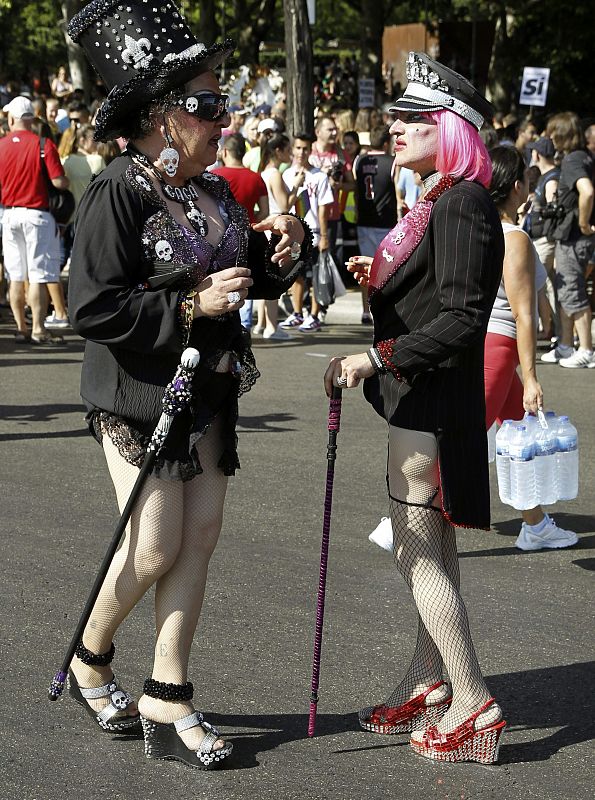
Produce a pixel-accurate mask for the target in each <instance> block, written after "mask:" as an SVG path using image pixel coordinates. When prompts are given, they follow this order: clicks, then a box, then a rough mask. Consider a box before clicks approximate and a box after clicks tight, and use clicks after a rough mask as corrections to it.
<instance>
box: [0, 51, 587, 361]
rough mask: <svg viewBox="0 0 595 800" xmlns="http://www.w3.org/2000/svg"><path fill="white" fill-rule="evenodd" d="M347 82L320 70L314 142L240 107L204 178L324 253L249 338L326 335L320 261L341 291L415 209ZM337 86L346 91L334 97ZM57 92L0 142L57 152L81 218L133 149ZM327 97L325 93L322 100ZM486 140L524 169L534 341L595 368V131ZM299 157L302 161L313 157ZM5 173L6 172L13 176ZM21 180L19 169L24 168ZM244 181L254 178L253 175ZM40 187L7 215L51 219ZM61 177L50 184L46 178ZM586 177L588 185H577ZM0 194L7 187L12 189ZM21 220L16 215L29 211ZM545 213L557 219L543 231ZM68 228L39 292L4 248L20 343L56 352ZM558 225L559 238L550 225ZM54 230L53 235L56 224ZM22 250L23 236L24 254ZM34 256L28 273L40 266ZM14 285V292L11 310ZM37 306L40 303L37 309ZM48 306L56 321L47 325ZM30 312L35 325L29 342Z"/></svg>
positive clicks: (12, 199) (274, 109)
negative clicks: (302, 234) (103, 180)
mask: <svg viewBox="0 0 595 800" xmlns="http://www.w3.org/2000/svg"><path fill="white" fill-rule="evenodd" d="M350 74H351V73H350V70H349V64H346V65H339V64H331V65H330V66H329V68H328V69H327V70H326V71H325V70H321V71H320V76H319V77H320V80H319V81H318V82H317V87H319V91H318V94H319V95H320V96H319V97H318V105H317V107H316V109H317V110H316V120H315V123H314V136H310V135H309V134H308V133H307V132H299V131H298V132H292V133H293V135H292V136H291V137H289V136H288V133H289V132H287V131H286V106H285V102H284V100H283V98H282V97H281V99H279V100H278V101H277V102H276V103H275V105H273V106H270V105H267V104H262V105H260V106H258V107H256V108H254V109H248V108H245V107H244V106H243V105H242V104H241V103H236V104H234V105H232V106H231V107H230V108H229V112H230V124H229V125H228V127H227V128H226V129H224V130H223V132H222V133H223V136H222V140H221V143H220V148H219V152H218V154H217V161H216V163H215V164H214V165H213V166H212V167H210V169H211V170H213V171H214V172H217V173H218V174H221V175H224V177H226V179H227V180H230V181H231V182H232V189H233V191H234V194H235V195H236V196H237V197H238V198H239V199H240V202H242V204H243V205H244V206H245V207H246V208H247V209H248V213H249V215H250V218H251V219H252V220H253V221H257V220H261V219H264V218H265V217H266V216H267V215H268V214H269V213H275V212H277V213H278V211H279V210H280V209H285V210H291V211H294V212H296V211H299V212H300V213H303V214H304V215H305V218H306V219H307V221H308V224H309V225H310V227H311V229H312V232H313V234H314V239H315V245H316V251H315V255H314V256H313V260H312V263H310V264H303V265H302V274H301V275H300V276H299V278H298V280H297V281H296V283H295V284H294V286H293V288H292V290H291V293H290V295H291V297H290V298H287V300H286V301H285V303H284V305H285V308H286V309H287V310H289V309H292V310H291V311H290V313H289V314H288V316H287V318H286V319H284V320H283V319H281V321H280V320H279V313H280V312H281V315H283V308H280V309H278V308H277V304H275V303H273V302H272V301H266V302H261V303H260V304H259V305H258V308H256V309H254V308H253V306H252V303H251V302H247V304H246V306H245V308H244V309H243V310H242V321H243V324H244V326H245V327H246V328H248V329H249V330H252V333H253V335H260V334H262V335H263V336H264V338H266V339H270V340H271V341H280V342H283V341H286V340H287V339H289V338H291V329H297V330H299V332H301V333H311V332H316V331H319V330H320V329H321V327H322V325H323V324H324V320H325V317H326V311H327V308H326V307H325V306H324V305H323V306H322V307H321V306H320V304H319V303H318V301H317V298H316V296H315V292H314V291H312V279H313V276H314V273H315V269H316V261H317V258H318V257H319V255H320V253H325V252H328V253H329V254H330V256H331V257H332V259H333V261H334V262H335V264H336V266H337V267H338V268H339V271H340V273H341V276H342V278H343V280H345V281H346V282H348V281H349V275H348V273H347V272H346V270H345V268H344V264H345V263H346V262H347V261H348V259H349V258H350V257H351V256H354V255H357V254H360V255H362V256H371V255H373V253H374V251H375V248H376V247H377V245H378V244H379V243H380V242H381V241H382V239H383V238H384V236H385V235H386V232H387V231H388V230H390V228H391V227H392V226H393V225H394V223H395V222H396V221H398V220H399V219H401V217H402V216H403V214H406V213H407V211H409V210H410V209H411V208H412V207H413V205H414V204H415V202H416V201H417V200H418V199H419V197H420V195H421V193H422V190H423V186H422V182H421V179H420V176H419V175H418V174H416V173H414V172H413V171H412V170H410V169H407V168H406V167H402V168H398V167H395V165H394V163H393V156H392V144H393V140H392V137H390V136H389V135H388V126H389V123H390V115H389V114H388V111H387V109H388V103H387V104H385V105H384V106H383V107H382V108H360V109H359V110H358V111H357V112H354V111H353V110H351V107H350V104H351V105H352V104H353V102H354V98H353V97H352V96H351V94H349V92H346V93H345V92H342V90H341V91H339V89H340V87H341V86H342V83H341V81H343V82H345V81H347V83H349V80H348V78H349V75H350ZM323 75H324V79H323V78H322V76H323ZM333 76H334V78H335V79H336V78H340V79H341V80H339V82H338V83H337V85H335V83H334V82H333ZM51 87H52V95H51V96H50V97H47V98H44V97H42V96H33V97H31V96H30V94H29V93H28V92H27V93H26V94H24V95H22V94H21V95H17V96H16V98H12V100H15V99H16V101H17V106H16V108H17V116H16V117H15V115H11V113H10V108H11V107H10V101H9V102H8V103H6V104H5V105H4V107H3V111H2V113H1V114H0V135H1V136H2V137H3V138H6V137H7V135H8V134H9V133H10V132H11V130H13V129H14V124H15V123H16V125H17V127H19V128H23V127H25V128H26V129H27V130H29V131H31V132H34V133H35V134H36V135H37V136H39V137H43V138H44V139H45V140H46V141H48V142H49V145H48V156H47V158H46V159H45V163H46V164H47V165H50V164H51V163H52V159H53V152H54V151H53V149H52V145H55V146H56V148H57V151H58V154H59V159H60V162H61V164H62V171H63V175H58V176H57V177H59V178H60V181H59V186H57V188H62V189H63V188H66V187H68V188H69V190H70V191H71V192H72V194H73V195H74V201H75V211H76V207H78V204H79V202H80V199H81V197H82V195H83V192H84V190H85V188H86V186H87V185H88V183H89V182H90V180H91V177H92V175H94V174H98V173H99V172H100V171H101V170H102V169H103V168H104V167H105V165H106V164H108V163H109V162H110V161H111V160H112V159H113V158H115V157H116V156H117V155H119V154H120V152H121V151H122V149H123V148H124V147H125V140H123V139H119V140H118V141H110V142H107V143H106V142H96V141H95V140H94V125H93V121H94V117H95V115H96V113H97V111H98V109H99V108H100V106H101V102H102V98H103V95H104V93H103V92H100V93H99V97H98V98H97V99H96V100H94V101H93V103H91V104H90V105H86V103H85V101H84V97H83V93H82V91H80V90H78V89H75V88H74V87H73V85H72V83H71V82H70V80H69V77H68V73H67V71H66V70H65V68H64V67H60V68H59V69H58V70H57V73H56V76H55V78H54V79H52V81H51ZM321 87H326V93H325V92H324V91H322V90H321ZM0 89H1V93H2V95H3V97H4V98H5V99H8V97H9V95H8V94H7V92H15V91H17V88H16V85H15V84H14V83H13V84H10V85H9V86H4V87H0ZM18 98H23V99H22V100H20V99H18ZM340 100H343V102H344V105H341V103H340ZM25 101H29V102H30V103H31V108H29V107H27V111H26V112H23V108H24V106H23V103H24V102H25ZM329 109H330V110H329ZM10 119H12V120H13V124H12V127H11V123H10ZM298 134H299V135H298ZM481 136H482V139H483V141H484V143H485V145H486V147H487V148H488V150H490V149H492V148H493V147H496V146H505V147H514V148H516V149H517V150H518V151H519V152H520V153H521V154H522V156H523V159H524V161H525V163H526V166H527V167H529V173H528V174H529V189H530V191H529V198H528V200H527V202H526V203H525V204H524V208H523V209H519V214H520V222H521V224H522V227H523V230H525V231H526V232H527V233H528V234H529V236H530V237H531V239H532V241H533V242H534V244H535V247H536V249H537V252H538V254H539V258H540V260H541V262H542V263H543V265H544V266H545V269H546V271H547V281H546V282H545V283H544V285H543V286H542V287H541V289H540V291H539V292H538V307H539V318H540V322H539V334H538V336H539V339H541V340H543V341H546V342H550V343H551V349H550V350H548V352H546V353H544V354H543V355H542V356H541V361H542V362H544V363H555V364H559V365H560V366H562V367H571V368H572V367H590V366H592V365H593V366H595V362H594V361H593V358H592V353H593V344H592V339H591V325H590V321H591V310H592V303H593V300H592V297H593V293H592V291H590V287H591V283H590V281H589V278H590V273H591V270H592V262H591V259H592V238H591V234H589V233H587V230H588V226H587V225H586V220H584V219H583V220H581V222H579V220H578V216H577V214H578V209H579V206H581V205H584V203H585V200H584V197H586V196H588V194H589V191H590V188H589V186H592V179H591V178H590V177H589V174H590V173H589V169H590V166H589V163H590V162H589V163H587V162H585V163H584V164H582V166H581V164H580V163H579V162H581V159H582V161H584V158H585V157H586V158H587V159H588V158H589V156H588V155H587V156H582V155H581V153H587V154H588V153H593V152H594V151H595V127H594V126H588V127H587V128H586V130H583V128H582V127H581V124H580V120H579V119H578V118H577V117H576V115H573V114H572V113H570V112H566V113H563V114H556V115H553V116H552V117H550V118H549V119H547V120H545V121H544V122H543V123H542V125H541V126H538V124H537V121H536V120H535V119H534V118H533V117H528V118H525V119H521V120H518V119H517V118H516V117H515V116H514V115H512V114H508V115H505V114H502V113H501V112H497V113H496V114H495V115H494V116H493V118H492V119H491V121H490V120H488V121H486V123H485V124H484V126H483V127H482V130H481ZM280 137H285V138H280ZM280 142H282V145H283V146H282V147H280V144H279V143H280ZM6 144H7V143H5V147H6ZM304 150H307V151H308V152H307V156H306V157H305V158H304V156H303V151H304ZM8 153H9V149H8V148H6V156H5V157H4V158H3V159H2V156H0V169H2V161H4V163H5V164H6V163H7V160H8V159H7V156H8ZM28 159H29V166H28V167H26V168H25V170H24V171H21V172H20V174H22V175H24V174H28V175H31V174H35V172H36V169H35V168H36V166H37V163H36V162H37V159H36V154H35V153H34V152H33V151H32V150H30V152H29V155H28ZM564 160H565V168H564V175H565V176H566V173H568V178H565V180H563V181H562V183H561V185H560V187H558V184H559V181H560V171H561V168H562V162H563V161H564ZM33 162H35V164H34V163H33ZM573 164H574V165H575V166H574V171H573V167H572V165H573ZM5 168H6V169H8V172H9V173H10V169H11V168H10V167H9V166H7V167H5ZM576 169H578V172H576ZM13 170H14V171H16V167H13ZM248 171H249V172H250V173H252V174H251V175H248ZM58 172H59V169H58ZM258 176H261V177H262V182H260V181H258ZM41 177H43V179H44V180H41V181H40V179H39V176H37V184H38V192H37V194H36V195H35V196H32V197H23V198H21V197H19V196H18V192H17V195H16V196H13V195H12V194H11V190H10V188H5V191H4V198H3V202H2V205H3V207H8V208H10V207H17V208H22V207H23V206H24V205H25V203H26V204H27V206H26V207H27V210H29V211H31V210H36V211H37V212H38V214H39V213H42V214H43V213H44V211H45V210H46V209H47V208H48V207H49V201H48V199H47V198H46V193H45V185H44V181H45V176H41ZM55 177H56V176H52V180H55ZM581 177H583V178H584V180H582V181H581V180H580V178H581ZM4 183H5V185H6V186H7V187H8V185H9V184H10V178H9V177H7V180H5V181H4ZM13 183H14V182H13ZM22 183H23V184H24V183H25V181H24V180H22ZM581 189H582V194H581ZM7 192H8V195H7V194H6V193H7ZM563 192H564V197H562V193H563ZM255 193H256V194H255ZM585 193H586V195H585ZM565 205H566V207H567V208H566V211H567V213H566V228H567V230H566V231H564V230H562V227H563V226H562V225H561V222H562V221H561V220H558V219H557V218H556V216H555V215H556V213H557V214H558V215H561V214H562V209H563V208H564V206H565ZM556 209H557V212H556ZM19 213H20V214H21V216H22V213H23V212H22V211H20V212H19ZM542 213H545V214H546V215H549V216H548V218H547V220H546V219H544V218H543V216H542ZM74 216H75V212H73V214H72V217H71V219H70V220H69V221H68V222H67V223H66V224H62V225H58V226H53V231H54V232H55V236H54V237H52V242H48V241H45V240H44V245H42V249H44V250H45V251H46V257H45V261H47V264H48V267H47V276H49V278H48V279H47V280H46V279H43V282H42V279H41V278H40V274H39V270H38V269H37V270H36V268H35V267H34V268H33V270H32V280H31V281H29V280H25V281H22V280H19V278H20V277H22V269H21V267H19V266H18V265H16V266H15V268H14V271H13V275H14V278H13V279H12V280H11V265H12V263H13V258H12V257H11V252H14V253H15V254H16V253H18V252H19V247H20V246H21V245H19V244H18V243H16V244H15V243H13V242H11V241H10V240H8V241H7V245H5V247H8V263H7V264H6V265H4V267H3V273H2V283H1V284H0V292H1V295H0V296H1V298H2V302H4V303H5V304H8V303H10V305H11V308H12V310H13V315H14V316H15V323H16V328H17V330H16V332H15V336H16V338H17V341H18V342H19V343H33V344H44V345H48V344H49V345H54V344H59V343H60V342H61V341H62V340H61V338H60V336H57V335H56V331H57V332H58V333H59V329H66V328H68V314H67V308H66V303H65V300H64V293H63V291H62V286H61V283H62V282H61V281H60V279H59V277H60V271H61V270H62V277H63V278H65V277H66V276H67V274H68V257H69V252H70V247H71V243H72V234H73V222H74ZM583 216H584V212H583ZM11 217H13V218H14V217H15V214H14V213H11V214H9V216H8V217H7V220H6V222H7V225H6V227H5V230H6V231H8V232H9V231H10V230H15V228H14V226H13V227H11V225H10V218H11ZM575 217H576V219H575V221H574V222H573V218H575ZM49 222H51V220H49ZM558 222H560V225H558V231H557V232H556V230H555V227H556V226H555V224H554V223H558ZM16 224H17V225H20V224H21V223H18V222H17V223H16ZM48 227H49V228H50V229H52V225H51V224H50V225H48ZM33 230H34V231H35V230H36V229H35V228H34V229H33ZM46 233H47V231H46ZM9 235H10V234H8V236H9ZM561 237H562V238H561ZM26 238H27V237H26V236H25V235H24V233H23V242H25V241H26ZM33 238H34V239H35V238H36V237H35V235H34V236H33ZM23 246H25V245H23ZM15 257H16V258H17V259H18V258H19V256H16V255H15ZM31 258H32V259H33V262H34V261H35V259H39V256H38V255H35V256H31ZM4 261H6V256H4ZM65 267H66V269H65V270H64V268H65ZM44 270H45V267H44ZM44 274H45V273H44ZM29 283H31V284H33V288H32V289H30V290H28V293H27V297H25V291H24V286H26V285H27V284H29ZM10 284H12V285H13V300H12V301H11V300H10V289H9V285H10ZM21 284H22V285H21ZM587 287H589V292H588V290H587ZM29 293H30V294H31V302H29ZM560 294H561V295H562V297H560ZM40 297H41V298H44V300H43V301H42V303H41V306H40V303H39V298H40ZM48 305H49V307H50V308H51V313H45V312H46V311H47V309H48ZM25 312H27V315H25ZM29 314H31V315H33V316H34V318H33V321H32V329H31V330H29V327H28V325H29V323H28V319H29V316H28V315H29ZM361 321H362V324H371V322H372V319H371V316H370V313H369V308H368V302H367V296H366V292H365V291H364V292H362V315H361ZM576 344H578V347H577V348H575V345H576Z"/></svg>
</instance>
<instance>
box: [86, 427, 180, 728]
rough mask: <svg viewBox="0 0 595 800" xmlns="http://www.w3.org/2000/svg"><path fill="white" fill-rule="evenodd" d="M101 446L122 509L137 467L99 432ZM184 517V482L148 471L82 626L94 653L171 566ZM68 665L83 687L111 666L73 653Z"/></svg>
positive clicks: (101, 678) (100, 680) (99, 703)
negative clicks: (94, 663)
mask: <svg viewBox="0 0 595 800" xmlns="http://www.w3.org/2000/svg"><path fill="white" fill-rule="evenodd" d="M103 449H104V453H105V457H106V460H107V465H108V469H109V472H110V476H111V478H112V482H113V484H114V487H115V490H116V497H117V500H118V506H119V509H120V512H122V509H123V508H124V506H125V504H126V502H127V500H128V497H129V496H130V492H131V490H132V487H133V485H134V482H135V480H136V478H137V475H138V468H137V467H134V466H133V465H132V464H129V463H128V462H127V461H125V460H124V459H123V458H122V456H121V455H120V454H119V452H118V449H117V448H116V446H115V445H114V444H113V443H112V441H111V439H110V438H109V436H107V435H105V436H104V437H103ZM183 518H184V507H183V484H181V483H179V482H174V481H163V480H159V479H158V478H154V477H152V476H149V477H148V478H147V480H146V482H145V484H144V486H143V488H142V490H141V493H140V495H139V498H138V500H137V502H136V504H135V506H134V509H133V511H132V515H131V517H130V521H129V523H128V525H127V527H126V533H125V535H124V538H123V540H122V544H121V546H120V548H119V550H118V552H117V553H116V555H115V557H114V559H113V561H112V563H111V566H110V569H109V571H108V574H107V576H106V578H105V581H104V583H103V586H102V587H101V591H100V593H99V597H98V598H97V601H96V603H95V606H94V608H93V613H92V614H91V617H90V619H89V622H88V623H87V626H86V628H85V632H84V634H83V643H84V645H85V646H86V647H88V648H89V650H91V651H92V652H94V653H104V652H106V651H107V650H109V648H110V645H111V642H112V640H113V638H114V635H115V633H116V630H117V629H118V627H119V626H120V624H121V623H122V621H123V620H124V619H125V618H126V617H127V616H128V614H129V613H130V611H131V610H132V609H133V608H134V606H135V605H136V604H137V603H138V601H139V600H140V599H141V597H142V596H143V595H144V594H145V593H146V592H147V591H148V589H149V588H150V587H151V586H152V585H153V583H155V581H156V580H157V578H158V577H159V576H160V575H163V574H164V573H165V572H166V571H167V570H168V569H169V568H170V567H171V566H172V564H173V563H174V561H175V559H176V556H177V553H178V550H179V548H180V543H181V539H182V522H183ZM164 531H167V536H164V535H163V532H164ZM72 669H73V671H74V673H75V675H76V678H77V680H78V682H79V684H80V685H81V686H85V687H95V686H101V685H103V684H104V683H106V682H107V681H109V680H110V678H111V676H112V670H111V667H109V666H108V667H94V666H93V667H92V666H88V665H86V664H83V663H82V662H81V661H79V660H78V659H77V658H75V659H74V660H73V662H72ZM108 703H109V699H108V698H102V699H100V700H91V701H89V705H91V706H92V707H93V708H94V709H96V710H98V711H99V710H100V709H102V708H104V707H105V706H106V705H108ZM129 708H130V709H131V713H132V712H134V711H135V709H134V707H129Z"/></svg>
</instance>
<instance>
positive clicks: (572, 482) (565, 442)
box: [556, 417, 578, 500]
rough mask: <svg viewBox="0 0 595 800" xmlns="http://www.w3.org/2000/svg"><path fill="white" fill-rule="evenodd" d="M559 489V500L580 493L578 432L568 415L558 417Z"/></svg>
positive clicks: (571, 497) (569, 498)
mask: <svg viewBox="0 0 595 800" xmlns="http://www.w3.org/2000/svg"><path fill="white" fill-rule="evenodd" d="M556 438H557V453H556V466H557V489H558V499H559V500H574V498H575V497H576V496H577V495H578V433H577V430H576V428H575V427H574V425H572V423H571V422H570V420H569V419H568V417H558V428H557V430H556Z"/></svg>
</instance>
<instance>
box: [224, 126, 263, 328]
mask: <svg viewBox="0 0 595 800" xmlns="http://www.w3.org/2000/svg"><path fill="white" fill-rule="evenodd" d="M245 154H246V140H245V139H244V137H243V136H242V134H241V133H230V134H229V135H228V136H226V137H225V139H224V140H223V148H222V150H221V160H222V161H223V166H222V167H217V168H216V169H214V170H213V172H214V173H215V174H216V175H222V176H223V177H224V178H225V180H226V181H227V182H228V183H229V188H230V189H231V192H232V194H233V196H234V197H235V199H236V200H237V201H238V203H239V204H240V205H241V206H244V208H245V209H246V211H247V212H248V218H249V219H250V223H253V222H260V220H262V219H264V218H265V217H268V215H269V196H268V192H267V187H266V184H265V182H264V181H263V179H262V178H261V177H260V173H259V172H253V171H252V170H251V169H248V168H247V167H245V166H244V165H243V164H242V159H243V158H244V156H245ZM256 208H257V209H258V210H257V211H256V210H255V209H256ZM252 309H253V303H252V300H245V301H244V305H243V306H242V308H241V309H240V317H241V319H242V325H243V326H244V328H246V329H247V330H251V328H252Z"/></svg>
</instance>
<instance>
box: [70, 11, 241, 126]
mask: <svg viewBox="0 0 595 800" xmlns="http://www.w3.org/2000/svg"><path fill="white" fill-rule="evenodd" d="M68 33H69V34H70V36H71V38H72V39H73V40H74V41H75V42H76V43H78V44H80V45H81V47H82V48H83V49H84V51H85V53H86V55H87V58H88V59H89V61H90V62H91V64H92V66H93V68H94V69H95V71H96V72H97V73H98V74H99V76H100V77H101V79H102V80H103V82H104V83H105V85H106V87H107V89H108V91H109V94H108V96H107V99H106V101H105V102H104V104H103V105H102V107H101V109H100V111H99V113H98V116H97V122H96V132H95V137H96V138H97V139H99V140H106V139H113V138H116V137H118V136H119V135H120V133H121V131H122V124H123V121H124V120H125V119H126V117H128V115H129V114H130V112H131V111H134V110H136V109H138V108H141V107H142V106H144V105H146V104H147V103H150V102H152V101H155V100H159V99H160V98H163V97H165V96H166V95H167V94H168V93H169V92H170V91H172V90H173V89H176V88H179V87H181V86H183V85H184V84H185V83H187V82H188V81H189V80H191V79H192V78H194V77H196V75H198V74H200V73H201V72H206V71H208V70H211V69H215V67H217V66H219V65H220V64H221V62H222V61H223V60H224V59H225V58H226V57H227V56H229V55H230V54H231V53H232V51H233V48H234V45H233V42H232V41H231V40H230V39H227V40H226V41H224V42H221V43H218V44H213V45H211V46H208V45H206V44H204V43H203V42H199V41H198V40H197V39H196V37H195V36H194V34H193V33H192V31H191V30H190V28H189V27H188V25H187V24H186V22H185V20H184V17H183V15H182V13H181V11H180V10H179V9H178V7H177V6H176V5H175V4H174V3H173V2H172V0H136V2H133V0H119V1H118V0H92V2H90V3H89V4H88V5H87V6H85V7H84V8H83V9H82V11H80V12H79V13H78V14H76V15H75V16H74V17H73V18H72V20H71V21H70V24H69V25H68ZM195 99H196V98H195ZM196 105H197V107H198V101H197V103H196Z"/></svg>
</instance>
